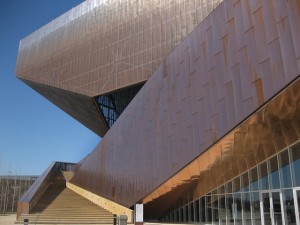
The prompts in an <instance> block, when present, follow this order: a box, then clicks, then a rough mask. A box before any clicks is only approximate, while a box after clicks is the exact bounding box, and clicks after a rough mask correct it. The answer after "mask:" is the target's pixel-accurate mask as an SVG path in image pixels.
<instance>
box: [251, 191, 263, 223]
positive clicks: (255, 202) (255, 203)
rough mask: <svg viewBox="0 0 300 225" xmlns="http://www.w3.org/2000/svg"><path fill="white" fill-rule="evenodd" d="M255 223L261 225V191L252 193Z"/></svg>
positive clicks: (253, 219)
mask: <svg viewBox="0 0 300 225" xmlns="http://www.w3.org/2000/svg"><path fill="white" fill-rule="evenodd" d="M250 197H251V210H252V221H253V225H261V213H260V200H259V192H252V193H250Z"/></svg>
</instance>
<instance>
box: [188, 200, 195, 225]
mask: <svg viewBox="0 0 300 225" xmlns="http://www.w3.org/2000/svg"><path fill="white" fill-rule="evenodd" d="M193 206H194V204H193V202H192V203H191V204H189V211H190V213H189V222H194V207H193Z"/></svg>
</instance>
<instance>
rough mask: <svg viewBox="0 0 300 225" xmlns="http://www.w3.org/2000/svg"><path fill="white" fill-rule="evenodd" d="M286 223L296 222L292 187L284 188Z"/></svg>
mask: <svg viewBox="0 0 300 225" xmlns="http://www.w3.org/2000/svg"><path fill="white" fill-rule="evenodd" d="M282 197H283V208H284V210H283V211H284V214H285V220H286V224H296V217H295V206H294V196H293V191H292V189H285V190H282Z"/></svg>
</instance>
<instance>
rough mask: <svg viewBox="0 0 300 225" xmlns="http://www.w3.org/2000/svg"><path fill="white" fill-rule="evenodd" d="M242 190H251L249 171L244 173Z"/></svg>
mask: <svg viewBox="0 0 300 225" xmlns="http://www.w3.org/2000/svg"><path fill="white" fill-rule="evenodd" d="M241 183H242V184H241V186H242V188H241V191H249V176H248V172H247V173H244V174H243V175H242V176H241Z"/></svg>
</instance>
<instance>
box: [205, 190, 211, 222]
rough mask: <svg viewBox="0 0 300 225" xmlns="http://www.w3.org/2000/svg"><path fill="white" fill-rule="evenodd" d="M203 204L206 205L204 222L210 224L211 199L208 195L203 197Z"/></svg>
mask: <svg viewBox="0 0 300 225" xmlns="http://www.w3.org/2000/svg"><path fill="white" fill-rule="evenodd" d="M205 204H206V210H205V222H211V221H212V199H211V194H210V193H209V194H207V195H206V196H205Z"/></svg>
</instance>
